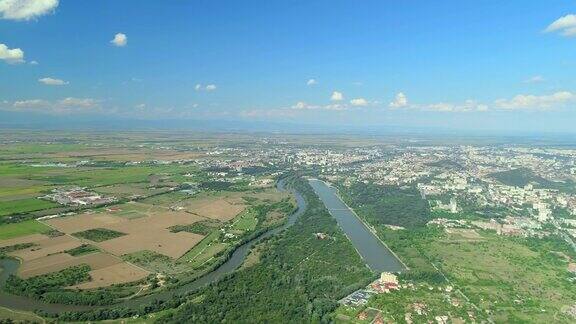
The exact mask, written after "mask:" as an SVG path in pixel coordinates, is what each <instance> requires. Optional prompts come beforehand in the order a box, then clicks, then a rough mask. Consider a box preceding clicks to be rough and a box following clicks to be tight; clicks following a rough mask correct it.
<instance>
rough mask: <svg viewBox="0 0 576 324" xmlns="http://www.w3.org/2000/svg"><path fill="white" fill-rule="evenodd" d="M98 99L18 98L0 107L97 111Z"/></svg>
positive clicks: (48, 110) (36, 110)
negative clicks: (51, 99)
mask: <svg viewBox="0 0 576 324" xmlns="http://www.w3.org/2000/svg"><path fill="white" fill-rule="evenodd" d="M101 108H102V107H101V106H100V101H99V100H96V99H92V98H75V97H67V98H63V99H60V100H55V101H50V100H44V99H27V100H18V101H14V102H13V103H9V102H8V103H5V104H4V105H3V106H2V107H0V109H2V110H9V111H35V112H45V113H50V114H73V113H86V112H97V111H100V110H101Z"/></svg>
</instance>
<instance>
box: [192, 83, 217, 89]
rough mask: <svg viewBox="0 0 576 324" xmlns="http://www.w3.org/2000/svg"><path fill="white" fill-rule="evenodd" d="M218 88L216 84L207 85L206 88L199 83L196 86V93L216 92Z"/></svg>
mask: <svg viewBox="0 0 576 324" xmlns="http://www.w3.org/2000/svg"><path fill="white" fill-rule="evenodd" d="M217 88H218V87H217V86H216V85H215V84H207V85H206V86H204V85H202V84H201V83H198V84H197V85H195V86H194V90H196V91H214V90H216V89H217Z"/></svg>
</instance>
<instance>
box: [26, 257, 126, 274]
mask: <svg viewBox="0 0 576 324" xmlns="http://www.w3.org/2000/svg"><path fill="white" fill-rule="evenodd" d="M122 262H123V261H122V260H121V259H119V258H117V257H115V256H112V255H110V254H106V253H101V252H97V253H92V254H87V255H82V256H78V257H74V256H71V255H69V254H68V253H57V254H52V255H49V256H45V257H41V258H38V259H35V260H30V261H28V262H24V263H23V264H22V266H21V267H20V268H19V269H18V275H19V276H20V277H22V278H30V277H34V276H38V275H42V274H46V273H51V272H55V271H60V270H63V269H66V268H69V267H72V266H77V265H81V264H87V265H89V266H90V268H91V269H92V270H97V269H101V268H106V267H109V266H112V265H115V264H118V263H122Z"/></svg>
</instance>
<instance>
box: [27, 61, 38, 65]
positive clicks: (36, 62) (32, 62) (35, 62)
mask: <svg viewBox="0 0 576 324" xmlns="http://www.w3.org/2000/svg"><path fill="white" fill-rule="evenodd" d="M28 64H30V65H38V64H40V63H38V61H30V63H28Z"/></svg>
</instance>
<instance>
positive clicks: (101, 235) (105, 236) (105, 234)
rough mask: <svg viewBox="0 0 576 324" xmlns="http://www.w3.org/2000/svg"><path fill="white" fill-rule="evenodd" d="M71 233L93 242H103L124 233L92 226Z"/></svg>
mask: <svg viewBox="0 0 576 324" xmlns="http://www.w3.org/2000/svg"><path fill="white" fill-rule="evenodd" d="M72 235H74V236H76V237H79V238H83V239H87V240H90V241H94V242H104V241H108V240H111V239H113V238H117V237H120V236H123V235H126V234H124V233H121V232H117V231H113V230H111V229H107V228H94V229H89V230H86V231H82V232H77V233H73V234H72Z"/></svg>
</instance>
